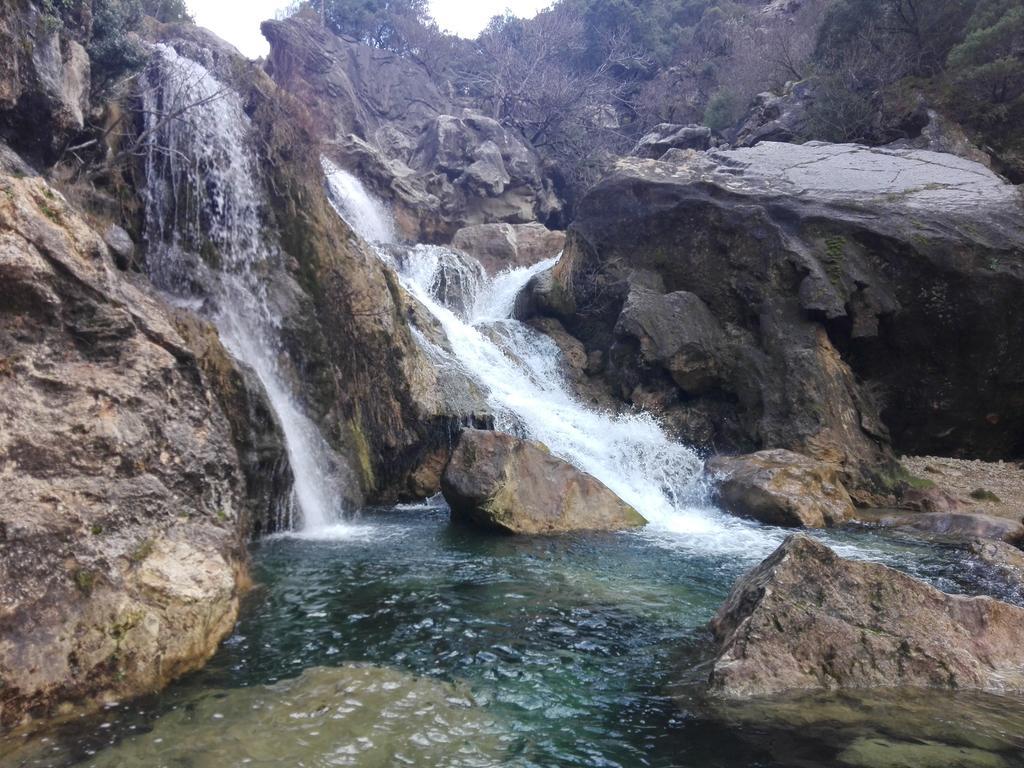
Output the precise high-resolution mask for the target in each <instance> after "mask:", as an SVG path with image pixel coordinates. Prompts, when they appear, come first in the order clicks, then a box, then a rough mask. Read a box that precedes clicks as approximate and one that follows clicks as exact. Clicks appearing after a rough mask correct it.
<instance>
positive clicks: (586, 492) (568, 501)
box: [441, 430, 646, 534]
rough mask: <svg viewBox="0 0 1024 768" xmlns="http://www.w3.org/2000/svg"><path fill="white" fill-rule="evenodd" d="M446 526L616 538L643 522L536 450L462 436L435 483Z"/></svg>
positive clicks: (520, 443)
mask: <svg viewBox="0 0 1024 768" xmlns="http://www.w3.org/2000/svg"><path fill="white" fill-rule="evenodd" d="M441 489H442V491H443V493H444V497H445V500H446V501H447V502H448V505H449V506H450V507H451V510H452V519H453V520H457V521H460V522H466V523H470V524H472V525H477V526H480V527H484V528H490V529H496V530H500V531H504V532H506V533H528V534H543V533H563V532H566V531H576V530H604V531H616V530H621V529H624V528H632V527H636V526H641V525H644V524H645V523H646V520H644V518H643V517H641V515H640V514H639V513H638V512H637V511H636V510H635V509H633V508H632V507H631V506H629V505H628V504H626V502H624V501H623V500H622V499H620V498H619V497H618V496H616V495H615V494H614V493H612V491H610V490H609V489H608V488H607V487H606V486H605V485H604V484H603V483H601V482H600V481H599V480H597V479H596V478H594V477H591V476H590V475H588V474H586V473H584V472H581V471H579V470H578V469H576V468H575V467H573V466H572V465H571V464H569V463H568V462H565V461H562V460H561V459H559V458H557V457H555V456H552V455H551V453H550V451H548V449H547V448H546V447H545V446H544V445H542V444H541V443H536V442H531V441H525V440H519V439H518V438H515V437H512V436H511V435H505V434H501V433H499V432H487V431H483V430H466V431H464V432H463V433H462V435H461V436H460V437H459V442H458V444H457V445H456V446H455V451H454V452H453V453H452V458H451V461H450V462H449V463H448V466H447V468H446V469H445V471H444V476H443V477H442V479H441Z"/></svg>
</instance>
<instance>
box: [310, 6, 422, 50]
mask: <svg viewBox="0 0 1024 768" xmlns="http://www.w3.org/2000/svg"><path fill="white" fill-rule="evenodd" d="M302 8H312V9H313V10H315V11H316V12H317V13H318V14H319V15H320V17H321V18H322V19H323V22H324V24H325V25H326V26H327V27H328V28H329V29H330V30H331V31H332V32H334V33H335V34H337V35H344V36H346V37H351V38H355V39H356V40H358V41H359V42H361V43H365V44H366V45H372V46H373V47H375V48H387V49H389V50H393V51H396V52H398V53H405V52H407V49H408V48H409V40H408V38H409V37H410V35H409V34H408V33H407V27H408V26H409V25H410V24H412V25H416V26H419V27H432V26H434V25H433V20H432V19H431V17H430V12H429V2H428V0H300V2H298V3H296V4H295V5H293V6H292V8H291V12H292V13H294V12H296V11H298V10H300V9H302Z"/></svg>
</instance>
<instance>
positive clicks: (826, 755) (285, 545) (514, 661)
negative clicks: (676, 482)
mask: <svg viewBox="0 0 1024 768" xmlns="http://www.w3.org/2000/svg"><path fill="white" fill-rule="evenodd" d="M755 532H756V533H758V534H763V536H762V538H764V545H765V546H766V547H769V548H770V547H771V546H773V545H774V544H775V542H776V541H778V540H781V537H782V536H783V535H784V534H783V533H782V532H779V531H772V530H770V529H753V528H751V529H749V530H746V531H745V533H746V534H748V535H749V534H752V533H755ZM743 533H744V530H743V529H737V535H738V536H740V535H741V534H743ZM826 538H827V540H828V542H829V543H830V544H831V545H833V546H835V547H837V548H838V549H839V550H840V551H841V552H843V553H844V554H855V555H857V556H860V557H868V558H871V559H877V560H880V561H882V562H886V563H888V564H890V565H894V566H897V567H902V568H904V569H906V570H908V571H910V572H912V573H914V574H915V575H917V576H919V577H921V578H925V579H927V580H929V581H930V582H932V583H933V584H936V585H937V586H939V587H940V588H943V589H946V590H947V591H974V590H975V589H977V588H978V579H979V578H980V577H981V576H982V574H980V572H978V571H976V570H975V569H972V568H970V567H968V565H967V563H966V561H964V560H963V558H962V557H961V556H960V555H959V554H958V553H957V552H956V551H955V550H952V549H949V548H946V547H943V546H941V545H935V544H924V543H921V542H918V541H915V540H913V539H902V538H898V537H895V536H892V535H885V536H883V535H881V534H878V533H871V532H863V531H860V532H852V533H830V534H828V535H827V536H826ZM751 540H754V539H751ZM712 549H713V551H710V552H708V553H707V554H701V551H700V541H699V538H693V537H685V536H681V535H678V534H672V533H669V532H667V531H659V530H657V529H650V530H647V531H643V532H640V533H628V534H604V535H597V534H591V535H573V536H564V537H557V538H555V537H551V538H513V537H503V536H490V535H485V534H481V533H479V532H474V531H470V530H465V529H461V528H457V527H453V526H451V525H449V523H448V519H447V510H446V509H444V508H443V506H430V505H424V506H419V507H407V508H400V509H397V510H387V511H379V512H373V511H371V512H367V513H365V514H364V515H363V516H362V517H361V519H360V520H359V521H358V523H356V524H355V525H353V526H351V527H349V528H347V529H344V530H343V531H342V530H339V531H338V535H337V536H336V537H335V538H325V539H308V538H301V537H292V538H276V539H271V540H266V541H263V542H261V543H259V544H257V545H255V546H254V549H253V560H254V576H255V580H256V582H257V584H258V586H257V588H256V589H255V590H254V591H253V592H252V593H251V594H250V595H249V597H248V598H247V599H246V603H245V607H244V610H243V615H242V618H241V621H240V622H239V624H238V627H237V629H236V631H235V633H234V634H233V636H232V637H231V638H230V639H229V640H228V641H227V642H226V643H225V644H224V646H223V647H222V649H221V650H220V652H219V653H218V654H217V655H216V657H215V658H214V659H213V660H212V661H211V663H210V664H209V665H208V666H207V667H206V668H205V669H204V670H202V671H200V672H197V673H195V674H193V675H191V676H189V677H188V678H186V679H185V680H183V681H181V682H180V683H178V684H176V685H175V686H173V687H172V688H171V689H169V690H168V691H166V692H165V693H164V694H162V695H160V696H155V697H150V698H149V699H146V700H142V701H136V702H130V703H124V704H122V705H119V706H116V707H112V708H110V709H108V710H107V711H105V712H103V713H101V714H100V715H98V716H94V717H89V718H83V719H81V720H80V721H77V722H75V723H72V724H69V725H68V726H66V727H64V728H62V729H59V730H57V731H54V732H49V733H48V734H46V735H44V736H42V737H38V736H37V737H35V738H31V739H27V740H26V739H25V738H24V737H20V738H19V739H16V740H8V742H7V744H6V746H0V755H4V757H2V758H0V762H2V763H3V764H4V765H12V766H62V767H63V766H103V767H105V768H106V767H110V766H147V767H149V766H152V767H153V768H156V767H157V766H168V768H186V767H188V768H226V767H227V766H236V765H237V766H241V765H256V766H342V765H356V766H391V765H416V766H493V765H512V766H627V767H628V766H694V767H695V768H697V767H699V768H705V767H707V768H715V767H717V766H722V767H723V768H724V767H725V766H730V767H735V766H765V767H768V766H827V765H864V766H867V765H871V766H904V765H906V766H933V765H934V766H953V765H963V766H1024V727H1022V726H1024V701H1020V700H1014V699H1001V698H998V697H991V696H977V695H963V694H962V695H958V696H952V695H940V694H936V693H933V692H921V693H913V692H911V693H902V694H900V695H898V696H885V695H873V696H854V695H846V696H828V697H809V698H807V697H805V698H802V699H795V700H784V701H774V702H770V703H760V704H757V703H754V704H750V705H744V706H742V707H739V706H728V707H721V706H715V705H713V703H709V702H706V701H704V700H702V697H701V696H700V694H699V690H698V689H697V688H696V687H691V686H688V685H686V684H685V682H686V681H687V680H691V681H692V680H697V679H699V677H700V674H701V672H700V667H699V665H700V663H701V661H702V660H704V659H706V657H707V651H708V646H707V639H708V638H707V635H706V631H705V629H704V625H705V624H706V622H707V620H708V619H709V618H710V617H711V616H712V615H713V613H714V611H715V610H716V608H717V607H718V605H719V604H720V603H721V602H722V600H723V599H724V598H725V596H726V594H727V593H728V590H729V588H730V586H731V585H732V583H733V581H734V580H735V579H736V578H737V577H738V576H740V575H741V574H742V573H743V571H744V570H745V569H747V568H748V567H750V566H751V565H752V564H754V563H755V562H757V561H758V560H759V559H760V557H761V556H763V554H764V553H763V552H762V551H758V549H757V548H753V549H751V551H749V552H743V551H742V549H733V550H730V551H729V552H728V553H727V554H726V553H723V551H722V549H721V547H718V548H712ZM1010 597H1013V596H1010Z"/></svg>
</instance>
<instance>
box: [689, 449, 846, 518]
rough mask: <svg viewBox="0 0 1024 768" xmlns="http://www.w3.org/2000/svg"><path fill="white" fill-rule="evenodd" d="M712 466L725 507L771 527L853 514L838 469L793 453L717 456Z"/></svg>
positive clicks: (714, 481) (709, 462) (714, 479)
mask: <svg viewBox="0 0 1024 768" xmlns="http://www.w3.org/2000/svg"><path fill="white" fill-rule="evenodd" d="M707 470H708V472H709V474H710V475H711V478H712V482H713V483H714V485H715V488H716V494H717V499H718V501H719V503H720V504H722V506H723V507H724V508H725V509H726V510H728V511H729V512H732V513H734V514H737V515H740V516H742V517H750V518H753V519H755V520H758V521H760V522H762V523H766V524H768V525H781V526H787V527H805V528H824V527H826V526H833V525H839V524H841V523H843V522H845V521H847V520H849V519H850V518H851V517H853V515H854V508H853V502H852V501H851V499H850V495H849V494H848V493H847V492H846V489H845V488H843V485H842V483H840V482H839V477H838V475H839V473H838V471H837V469H836V467H835V466H833V465H829V464H826V463H824V462H821V461H815V460H814V459H810V458H807V457H806V456H801V455H800V454H797V453H793V452H792V451H786V450H782V449H776V450H771V451H760V452H758V453H753V454H749V455H747V456H715V457H713V458H712V459H710V460H709V461H708V464H707Z"/></svg>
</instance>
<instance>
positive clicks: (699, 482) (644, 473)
mask: <svg viewBox="0 0 1024 768" xmlns="http://www.w3.org/2000/svg"><path fill="white" fill-rule="evenodd" d="M324 170H325V173H326V174H327V180H328V186H329V191H330V193H331V197H332V201H333V203H334V206H335V209H336V211H337V212H338V213H339V215H341V216H342V217H343V218H344V219H345V220H346V221H347V222H348V223H349V225H350V226H352V227H353V229H355V230H356V231H357V232H358V233H359V234H360V235H361V236H362V237H363V238H364V239H366V240H368V241H370V242H374V241H375V238H378V237H380V236H381V235H382V234H383V235H384V236H386V237H389V238H390V237H392V234H391V233H392V232H393V227H392V226H391V224H390V222H389V221H388V214H387V211H386V209H385V208H384V207H383V206H382V204H381V203H380V202H378V201H377V200H375V199H373V198H372V196H370V195H369V193H368V192H367V191H366V190H365V188H364V187H363V185H362V184H361V183H360V182H359V180H358V179H357V178H355V177H354V176H352V175H351V174H350V173H348V172H347V171H344V170H341V169H338V168H337V167H335V166H333V165H331V164H330V163H327V162H325V164H324ZM376 242H377V251H378V254H379V255H380V256H381V258H382V259H384V260H385V261H386V262H387V263H388V264H389V265H390V266H392V268H394V269H395V271H396V272H397V274H398V276H399V279H400V281H401V283H402V285H403V286H404V287H405V289H406V290H408V291H409V292H410V293H411V294H412V295H413V296H414V297H415V298H416V299H417V300H419V301H420V302H421V303H422V304H423V305H424V306H425V307H426V308H427V310H428V311H429V312H430V313H431V314H432V315H433V316H434V317H435V318H436V319H437V321H438V322H439V323H440V324H441V326H442V328H443V329H444V331H445V334H446V335H447V338H448V341H449V344H450V346H451V348H452V351H453V354H450V353H448V352H446V351H445V350H442V349H439V348H436V347H433V348H431V349H429V350H428V351H429V352H430V355H431V357H432V358H433V359H438V358H444V357H449V358H451V363H452V364H453V365H458V366H461V367H462V368H463V369H464V370H465V371H466V372H467V373H468V374H469V375H470V376H471V377H472V378H473V379H474V380H476V381H477V382H478V383H479V384H480V385H481V387H482V388H483V390H484V391H486V392H487V393H488V401H489V404H490V406H491V408H492V409H493V410H494V413H495V417H496V427H497V428H498V429H500V430H502V431H505V432H509V433H512V434H516V435H518V436H521V437H525V438H529V439H533V440H539V441H540V442H542V443H544V444H546V445H547V446H548V447H549V448H550V449H551V451H552V452H553V453H554V454H556V455H558V456H560V457H561V458H563V459H565V460H567V461H569V462H571V463H572V464H573V465H575V466H576V467H578V468H579V469H582V470H583V471H585V472H588V473H589V474H591V475H593V476H594V477H597V478H598V479H600V480H601V481H602V482H603V483H605V485H607V486H608V487H609V488H611V489H612V490H614V491H615V492H616V493H617V494H618V495H619V496H621V497H622V498H623V499H625V500H626V501H628V502H629V503H630V504H632V505H633V506H634V507H636V508H637V509H638V510H640V512H641V513H642V514H643V515H644V516H645V517H647V519H648V520H649V521H650V522H651V523H652V526H651V527H652V529H654V531H655V532H656V534H655V535H657V532H660V533H661V534H665V533H668V534H670V535H671V536H672V538H673V541H674V542H675V543H679V542H685V541H687V540H689V541H692V542H693V543H694V545H695V546H697V547H699V548H700V549H702V550H703V551H708V550H718V551H726V552H727V551H738V550H743V551H746V552H750V551H751V550H753V551H758V552H767V551H770V549H771V548H772V547H773V546H775V545H776V544H777V543H778V540H779V536H778V534H777V532H775V531H770V530H766V529H763V528H756V527H754V526H751V525H749V524H747V523H745V522H743V521H739V520H736V519H734V518H731V517H727V516H725V515H723V514H722V513H721V512H719V511H718V510H716V509H714V508H713V507H712V505H711V504H710V503H709V501H708V498H707V488H706V487H705V483H704V481H703V475H702V462H701V460H700V458H699V457H698V456H697V454H696V453H695V452H694V451H693V450H691V449H690V448H688V447H687V446H685V445H682V444H681V443H678V442H676V441H673V440H671V439H670V438H669V437H668V436H667V435H666V434H665V432H664V431H663V430H662V429H661V427H660V426H659V424H658V423H657V421H656V420H655V419H653V418H652V417H651V416H650V415H648V414H643V413H630V414H625V415H616V414H610V413H603V412H601V411H598V410H595V409H594V408H591V407H588V406H587V405H585V404H583V403H581V402H580V401H579V400H578V399H577V398H576V397H575V396H574V395H573V394H572V393H571V391H570V388H569V386H568V385H567V384H566V382H565V380H564V377H563V375H562V373H561V353H560V351H559V350H558V348H557V347H556V346H555V344H554V342H552V341H551V339H549V338H548V337H547V336H545V335H543V334H541V333H539V332H537V331H535V330H534V329H532V328H530V327H529V326H527V325H525V324H524V323H521V322H519V321H517V320H514V319H512V317H511V315H512V307H513V303H514V301H515V297H516V296H517V294H518V293H519V292H520V291H521V290H522V289H523V287H525V285H526V284H527V282H528V281H529V280H530V278H531V277H533V276H534V275H535V274H537V273H538V272H541V271H543V270H545V269H548V268H550V267H551V266H552V265H554V263H555V262H556V261H557V257H554V258H551V259H548V260H546V261H543V262H541V263H539V264H536V265H534V266H532V267H528V268H521V269H513V270H510V271H506V272H504V273H503V274H500V275H498V276H496V277H494V278H486V277H484V278H483V279H482V280H478V279H475V277H474V275H475V274H476V273H477V270H476V269H474V267H475V266H476V265H475V264H468V265H467V264H466V260H467V259H468V258H469V257H466V256H465V255H463V254H457V253H455V252H453V251H451V250H449V249H447V248H444V247H440V246H431V245H417V246H414V247H412V248H411V249H409V250H408V251H407V252H406V253H405V254H404V255H403V256H402V258H398V259H396V258H395V257H394V256H393V252H394V248H393V247H390V248H389V247H385V245H386V244H382V243H381V242H380V241H379V240H377V241H376ZM471 261H473V260H471ZM460 265H462V266H460ZM460 270H461V271H463V272H466V273H468V274H453V272H456V273H457V272H459V271H460ZM452 284H459V285H463V286H468V288H469V291H470V292H471V294H472V295H471V296H468V297H466V296H462V297H459V299H458V300H457V301H453V297H451V296H449V295H447V294H448V293H449V291H448V286H450V285H452ZM418 338H419V340H420V343H421V344H424V345H430V342H429V340H427V339H426V338H425V337H423V336H418ZM698 542H699V543H698Z"/></svg>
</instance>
